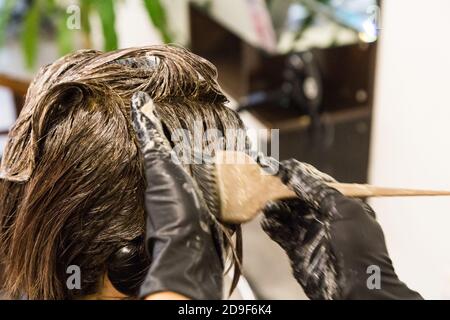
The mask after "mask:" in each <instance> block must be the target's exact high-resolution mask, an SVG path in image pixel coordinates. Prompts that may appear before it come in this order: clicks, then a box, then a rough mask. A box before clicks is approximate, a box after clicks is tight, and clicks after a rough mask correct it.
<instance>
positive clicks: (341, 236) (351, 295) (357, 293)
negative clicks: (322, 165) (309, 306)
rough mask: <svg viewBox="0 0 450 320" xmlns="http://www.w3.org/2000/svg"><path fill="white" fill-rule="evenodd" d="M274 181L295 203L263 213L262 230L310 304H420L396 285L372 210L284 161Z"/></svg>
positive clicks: (284, 203) (301, 167)
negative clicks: (326, 301)
mask: <svg viewBox="0 0 450 320" xmlns="http://www.w3.org/2000/svg"><path fill="white" fill-rule="evenodd" d="M279 177H280V178H281V180H282V181H283V183H285V184H286V185H287V186H288V187H289V188H291V189H292V190H293V191H295V193H296V194H297V196H298V199H290V200H284V201H278V202H273V203H270V204H269V205H267V207H266V208H265V209H264V220H263V222H262V227H263V229H264V231H265V232H266V233H267V234H268V235H269V236H270V237H271V238H272V240H274V241H276V242H277V243H278V244H279V245H280V246H281V247H282V248H283V249H284V250H285V251H286V253H287V254H288V256H289V258H290V261H291V266H292V269H293V272H294V277H295V278H296V280H297V281H298V282H299V284H300V285H301V286H302V287H303V289H304V291H305V293H306V295H307V296H308V297H309V298H310V299H420V298H421V297H420V295H419V294H417V293H416V292H414V291H412V290H410V289H409V288H408V287H407V286H406V285H405V284H404V283H403V282H401V281H400V280H399V279H398V277H397V275H396V273H395V271H394V267H393V265H392V261H391V259H390V258H389V255H388V252H387V249H386V244H385V239H384V234H383V231H382V229H381V227H380V225H379V224H378V222H377V221H376V219H375V213H374V212H373V210H372V209H371V208H370V207H369V206H368V205H366V204H364V203H363V202H362V201H360V200H355V199H349V198H347V197H345V196H343V195H342V194H341V193H340V192H338V191H337V190H335V189H333V188H331V187H329V186H328V185H327V184H326V182H333V181H334V180H333V179H332V178H331V177H329V176H326V175H324V174H322V173H321V172H319V171H317V170H316V169H314V168H312V167H310V166H308V165H306V164H303V163H300V162H298V161H297V160H294V159H292V160H287V161H284V162H282V163H281V168H280V171H279Z"/></svg>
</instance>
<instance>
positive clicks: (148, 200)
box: [132, 92, 223, 299]
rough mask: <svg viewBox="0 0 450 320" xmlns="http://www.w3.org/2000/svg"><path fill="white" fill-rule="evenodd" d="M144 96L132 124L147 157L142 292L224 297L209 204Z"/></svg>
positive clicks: (139, 98) (134, 103) (137, 101)
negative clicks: (146, 260)
mask: <svg viewBox="0 0 450 320" xmlns="http://www.w3.org/2000/svg"><path fill="white" fill-rule="evenodd" d="M144 105H147V106H146V107H149V108H150V109H151V110H152V111H154V106H153V102H152V100H151V99H150V97H149V96H148V95H147V94H146V93H143V92H138V93H136V94H135V95H134V96H133V98H132V122H133V127H134V130H135V131H136V133H137V137H138V141H139V143H140V146H141V150H142V153H143V157H144V166H145V177H146V180H147V188H146V191H145V210H146V214H147V226H146V228H147V230H146V245H147V250H148V253H149V255H150V256H152V264H151V266H150V269H149V271H148V273H147V276H146V278H145V281H144V282H143V284H142V286H141V290H140V296H141V297H146V296H148V295H150V294H152V293H157V292H166V291H167V292H176V293H178V294H181V295H183V296H186V297H188V298H191V299H221V298H222V277H223V264H222V258H221V256H220V253H219V252H217V250H216V247H215V243H214V239H213V236H212V234H211V228H210V226H211V221H210V220H209V217H208V213H207V209H206V205H205V204H204V201H203V200H202V198H201V197H199V193H198V190H197V187H196V185H195V182H194V181H193V180H192V178H191V177H190V176H189V175H188V174H187V173H186V172H185V171H184V169H183V168H182V167H181V165H179V164H177V163H174V161H173V160H176V159H175V155H173V154H172V151H171V149H170V144H169V143H168V141H167V140H166V139H165V137H164V134H163V131H162V125H161V122H160V121H159V119H158V118H157V117H156V116H155V114H154V113H153V112H150V113H148V112H146V114H148V116H147V115H146V114H144V113H143V112H141V108H142V107H143V106H144Z"/></svg>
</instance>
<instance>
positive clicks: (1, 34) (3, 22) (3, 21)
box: [0, 0, 17, 47]
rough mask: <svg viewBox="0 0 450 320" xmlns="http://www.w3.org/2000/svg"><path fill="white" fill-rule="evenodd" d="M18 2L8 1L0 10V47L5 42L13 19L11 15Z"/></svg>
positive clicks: (14, 0)
mask: <svg viewBox="0 0 450 320" xmlns="http://www.w3.org/2000/svg"><path fill="white" fill-rule="evenodd" d="M16 1H17V0H6V1H4V3H3V7H2V8H1V10H0V47H1V46H2V45H3V43H4V42H5V38H6V30H7V28H8V22H9V20H10V19H11V13H12V11H13V9H14V7H15V5H16Z"/></svg>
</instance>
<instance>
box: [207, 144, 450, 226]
mask: <svg viewBox="0 0 450 320" xmlns="http://www.w3.org/2000/svg"><path fill="white" fill-rule="evenodd" d="M215 169H216V170H215V171H216V172H215V175H216V179H217V188H218V190H217V193H218V194H219V197H218V198H219V199H220V210H219V212H220V214H219V217H218V218H219V219H220V220H222V221H224V222H229V223H243V222H247V221H249V220H252V219H253V218H255V217H256V216H257V215H258V214H259V213H260V212H261V209H262V208H264V206H265V204H266V203H267V202H269V201H274V200H279V199H285V198H295V197H297V196H296V195H295V193H294V192H293V191H292V190H290V189H288V188H287V187H286V186H285V185H284V184H283V183H282V182H281V180H280V179H279V178H278V177H276V176H274V175H270V174H267V173H265V171H264V170H262V168H261V166H260V165H259V164H258V163H257V162H256V161H255V160H253V158H252V157H250V156H249V155H247V154H245V153H242V152H235V151H220V152H217V153H216V158H215ZM327 184H328V185H329V186H330V187H333V188H335V189H337V190H338V191H340V192H341V193H342V194H344V195H345V196H348V197H355V198H367V197H404V196H450V191H437V190H416V189H403V188H384V187H377V186H373V185H369V184H354V183H339V182H327Z"/></svg>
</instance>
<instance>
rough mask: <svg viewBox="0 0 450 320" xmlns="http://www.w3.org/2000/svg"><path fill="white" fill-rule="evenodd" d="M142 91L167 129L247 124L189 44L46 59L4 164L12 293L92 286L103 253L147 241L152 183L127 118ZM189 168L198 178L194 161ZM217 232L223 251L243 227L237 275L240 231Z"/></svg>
mask: <svg viewBox="0 0 450 320" xmlns="http://www.w3.org/2000/svg"><path fill="white" fill-rule="evenodd" d="M136 91H145V92H147V93H149V94H150V96H151V97H152V98H153V100H154V102H155V103H156V106H157V112H158V114H159V115H160V117H161V120H162V122H163V124H164V126H165V128H166V130H167V131H168V136H170V133H171V132H172V131H173V130H176V129H179V128H183V129H187V130H191V131H193V130H194V128H193V125H194V122H195V121H196V120H199V119H200V120H201V121H202V122H203V127H204V128H203V129H204V130H207V129H209V128H215V129H219V130H220V131H222V132H223V133H224V134H225V132H226V130H227V129H242V128H243V124H242V122H241V120H240V119H239V117H238V116H237V115H236V114H235V113H234V112H233V111H232V110H230V109H228V108H227V107H226V106H225V104H226V102H227V99H226V98H225V96H224V95H223V93H222V91H221V89H220V87H219V85H218V84H217V72H216V69H215V67H214V66H213V65H212V64H211V63H209V62H208V61H206V60H204V59H202V58H201V57H198V56H196V55H194V54H192V53H190V52H189V51H187V50H185V49H183V48H179V47H175V46H151V47H145V48H131V49H124V50H118V51H114V52H108V53H102V52H99V51H94V50H83V51H78V52H75V53H73V54H70V55H67V56H65V57H63V58H61V59H59V60H57V61H56V62H54V63H53V64H51V65H48V66H45V67H43V68H42V69H41V70H40V71H39V73H38V74H37V76H36V77H35V80H34V81H33V83H32V84H31V86H30V88H29V90H28V93H27V97H26V102H25V106H24V109H23V111H22V112H21V114H20V116H19V119H18V120H17V122H16V124H15V126H14V127H13V129H12V130H11V133H10V141H9V142H8V144H7V146H6V149H5V154H4V158H3V161H2V165H1V171H0V172H1V173H0V174H1V176H0V178H1V179H0V203H1V207H0V228H1V229H0V231H1V234H0V258H1V263H2V265H3V269H4V270H3V277H4V279H3V283H4V284H3V290H4V291H5V292H6V294H7V295H9V296H10V297H13V298H17V297H20V296H21V295H25V296H26V297H27V298H29V299H71V298H77V297H80V296H83V295H88V294H92V293H95V292H96V291H97V290H98V286H99V284H100V281H101V279H102V277H103V275H104V274H105V272H106V269H107V260H108V257H109V256H110V255H111V254H112V253H113V252H115V251H116V250H117V249H118V248H120V247H121V246H123V245H125V244H126V243H128V242H129V241H132V240H134V239H136V238H139V237H142V235H143V233H144V223H145V217H144V209H143V208H144V206H143V191H144V188H145V183H146V182H145V180H144V175H143V168H142V158H141V154H140V152H139V150H138V148H137V146H136V141H135V137H134V132H133V131H132V129H131V126H130V118H129V111H130V105H129V104H130V98H131V96H132V95H133V93H134V92H136ZM186 170H188V172H189V173H190V174H191V175H193V177H194V178H198V177H196V175H198V174H199V173H197V171H196V170H195V169H193V167H192V166H187V167H186ZM199 180H200V179H199ZM149 183H151V182H149ZM199 187H200V189H201V190H202V189H203V191H205V186H202V185H201V184H200V183H199ZM205 200H207V199H205ZM218 230H220V234H221V236H220V237H219V238H220V239H223V242H224V243H227V244H228V245H226V246H225V247H230V245H231V244H230V241H231V240H230V237H231V234H232V233H233V232H237V236H238V239H237V240H236V244H235V246H236V248H237V249H235V250H232V252H233V253H234V263H235V265H236V266H237V267H238V268H237V269H236V270H237V271H238V272H237V273H236V274H235V281H234V283H236V280H237V279H238V275H239V266H240V263H239V262H240V259H241V245H240V243H241V239H240V228H239V226H228V225H222V224H220V223H218ZM69 265H78V266H80V268H81V272H82V276H81V282H82V283H81V290H68V289H67V286H66V279H67V277H68V275H67V274H66V268H67V267H68V266H69Z"/></svg>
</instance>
